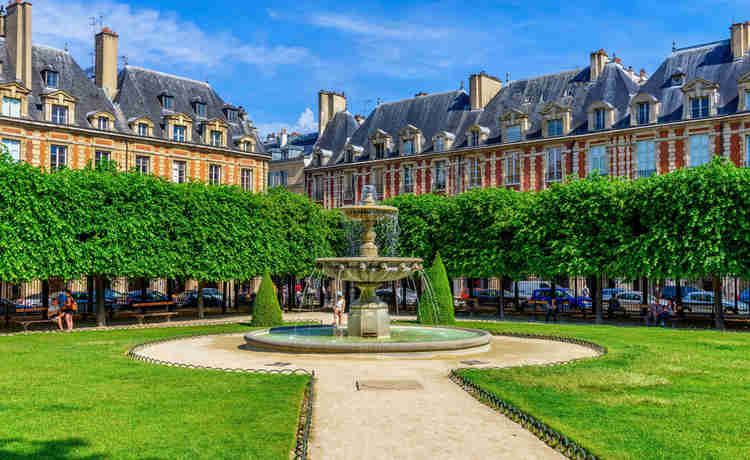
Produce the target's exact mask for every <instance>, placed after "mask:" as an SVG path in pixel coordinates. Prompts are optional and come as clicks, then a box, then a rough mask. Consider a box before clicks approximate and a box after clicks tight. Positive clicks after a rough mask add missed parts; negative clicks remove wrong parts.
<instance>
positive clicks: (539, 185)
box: [534, 155, 543, 190]
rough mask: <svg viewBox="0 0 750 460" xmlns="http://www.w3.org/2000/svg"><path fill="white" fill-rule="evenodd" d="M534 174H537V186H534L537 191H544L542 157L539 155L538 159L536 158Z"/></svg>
mask: <svg viewBox="0 0 750 460" xmlns="http://www.w3.org/2000/svg"><path fill="white" fill-rule="evenodd" d="M534 168H536V169H535V170H534V172H535V173H536V174H535V175H536V184H535V185H534V187H535V190H541V189H542V184H543V182H542V155H537V156H536V158H534Z"/></svg>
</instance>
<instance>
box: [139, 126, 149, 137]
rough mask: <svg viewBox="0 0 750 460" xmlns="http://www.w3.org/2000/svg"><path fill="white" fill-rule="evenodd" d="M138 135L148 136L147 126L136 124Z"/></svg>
mask: <svg viewBox="0 0 750 460" xmlns="http://www.w3.org/2000/svg"><path fill="white" fill-rule="evenodd" d="M138 135H139V136H148V125H147V124H146V123H138Z"/></svg>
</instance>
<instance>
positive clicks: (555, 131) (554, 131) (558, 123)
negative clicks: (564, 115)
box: [547, 119, 563, 137]
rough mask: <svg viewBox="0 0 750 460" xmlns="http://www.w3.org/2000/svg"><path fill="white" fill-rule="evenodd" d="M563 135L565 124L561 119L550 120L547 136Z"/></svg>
mask: <svg viewBox="0 0 750 460" xmlns="http://www.w3.org/2000/svg"><path fill="white" fill-rule="evenodd" d="M562 135H563V122H562V120H561V119H558V120H549V121H548V122H547V136H549V137H554V136H562Z"/></svg>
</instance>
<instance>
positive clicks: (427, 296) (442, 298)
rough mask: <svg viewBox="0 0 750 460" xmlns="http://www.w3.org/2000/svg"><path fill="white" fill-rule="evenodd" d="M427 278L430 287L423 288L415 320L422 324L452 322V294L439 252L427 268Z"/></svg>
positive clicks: (454, 320)
mask: <svg viewBox="0 0 750 460" xmlns="http://www.w3.org/2000/svg"><path fill="white" fill-rule="evenodd" d="M427 278H428V280H429V283H430V285H429V287H431V289H425V290H424V293H423V294H422V298H421V299H419V309H418V310H417V320H418V321H419V322H420V323H422V324H454V323H455V322H456V319H455V317H454V311H453V295H451V288H450V284H449V283H448V275H447V274H446V272H445V265H443V261H442V259H441V258H440V253H438V254H437V255H436V256H435V261H434V262H433V263H432V266H430V268H429V269H427ZM425 288H427V286H425Z"/></svg>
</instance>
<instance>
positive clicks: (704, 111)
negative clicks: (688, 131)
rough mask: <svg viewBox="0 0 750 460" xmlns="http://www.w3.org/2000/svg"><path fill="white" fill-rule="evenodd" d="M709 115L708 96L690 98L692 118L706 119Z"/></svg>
mask: <svg viewBox="0 0 750 460" xmlns="http://www.w3.org/2000/svg"><path fill="white" fill-rule="evenodd" d="M708 113H709V109H708V96H701V97H693V98H690V118H705V117H707V116H708Z"/></svg>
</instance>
